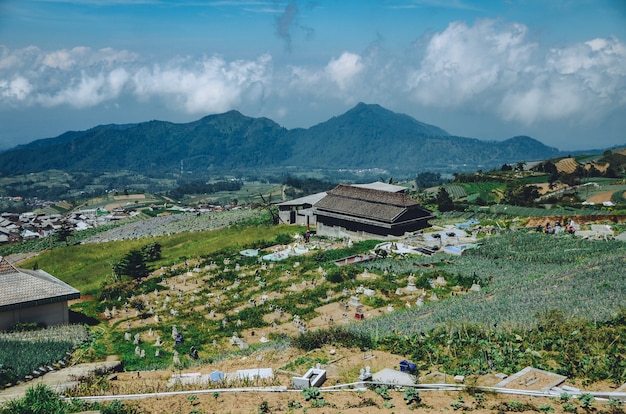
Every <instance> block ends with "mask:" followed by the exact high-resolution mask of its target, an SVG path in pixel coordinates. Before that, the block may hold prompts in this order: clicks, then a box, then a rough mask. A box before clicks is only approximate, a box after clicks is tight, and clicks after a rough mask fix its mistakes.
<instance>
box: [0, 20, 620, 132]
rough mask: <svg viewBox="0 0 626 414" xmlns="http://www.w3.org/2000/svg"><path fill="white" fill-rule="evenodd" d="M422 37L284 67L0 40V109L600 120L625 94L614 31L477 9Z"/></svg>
mask: <svg viewBox="0 0 626 414" xmlns="http://www.w3.org/2000/svg"><path fill="white" fill-rule="evenodd" d="M416 45H418V43H416ZM419 45H423V46H421V47H420V49H419V50H415V49H414V50H413V51H412V54H409V53H410V52H407V55H404V56H402V55H394V56H390V55H389V53H388V51H387V50H385V49H384V48H382V47H381V46H380V45H379V44H375V45H373V46H370V47H369V48H368V49H366V50H365V51H364V52H362V53H356V52H352V51H345V52H343V53H341V54H340V55H339V56H335V57H332V58H328V59H327V60H326V61H322V62H319V63H318V64H310V65H306V66H305V65H302V64H291V65H289V66H284V67H282V68H274V62H273V58H272V56H270V55H269V54H262V55H260V56H258V57H257V58H255V59H247V60H243V59H240V60H227V59H225V58H223V57H221V56H201V57H178V58H172V59H170V60H168V61H162V62H150V63H148V62H146V61H144V60H143V58H142V57H141V56H139V55H138V54H136V53H133V52H130V51H126V50H115V49H112V48H103V49H99V50H93V49H91V48H88V47H84V46H78V47H74V48H71V49H60V50H53V51H43V50H41V49H39V48H37V47H34V46H31V47H27V48H23V49H16V50H11V49H8V48H6V47H3V46H0V109H1V108H3V107H6V108H16V107H25V106H37V105H39V106H44V107H51V106H59V105H68V106H71V107H75V108H88V107H96V106H98V105H101V104H105V103H110V104H111V105H113V106H115V104H116V101H118V100H121V99H124V101H125V102H126V104H128V102H129V99H130V100H134V101H138V102H139V103H143V102H150V103H154V102H157V103H160V104H162V105H163V106H166V107H168V108H171V109H173V110H175V111H178V112H179V113H186V114H199V115H204V114H208V113H217V112H223V111H227V110H229V109H240V110H243V108H256V109H255V110H260V108H263V111H265V114H269V113H276V114H279V115H280V116H282V117H285V118H286V117H287V116H288V115H291V114H292V113H294V112H295V111H296V110H299V111H301V112H302V113H304V112H306V108H307V107H308V108H313V107H317V108H319V107H330V106H332V105H338V106H345V105H350V104H353V103H355V102H357V101H365V102H370V103H380V104H383V105H385V106H390V107H395V108H402V106H404V105H402V103H403V102H405V101H406V100H408V99H411V100H412V102H417V104H418V107H419V108H438V109H439V110H441V109H444V110H450V111H454V110H458V109H462V110H463V111H466V113H477V112H480V113H484V114H488V115H491V116H497V117H498V118H499V119H501V120H505V121H514V122H519V123H523V124H526V125H529V124H536V123H539V122H542V121H554V120H564V119H565V120H574V121H579V120H585V119H589V118H594V119H601V118H602V117H603V116H606V114H609V113H612V111H615V110H616V108H618V109H617V110H619V108H623V106H624V105H625V104H626V93H624V90H625V89H626V47H625V46H624V44H623V43H622V42H620V40H619V39H617V38H606V39H604V38H597V39H590V40H588V41H586V42H581V43H577V44H569V45H566V46H565V47H558V48H557V47H553V48H551V49H545V48H542V47H541V44H540V43H539V40H538V38H537V37H535V36H531V35H530V34H529V29H528V28H527V27H526V26H524V25H522V24H517V23H505V22H501V21H495V20H479V21H477V22H475V23H474V24H473V25H469V24H467V23H463V22H454V23H451V24H449V26H448V27H447V28H446V29H445V30H443V31H442V32H439V33H434V34H431V35H430V36H429V37H428V38H426V39H425V41H424V42H420V43H419ZM295 103H297V104H295ZM296 105H297V106H298V108H295V106H296ZM125 107H126V108H129V106H128V105H125ZM407 112H410V111H408V110H407Z"/></svg>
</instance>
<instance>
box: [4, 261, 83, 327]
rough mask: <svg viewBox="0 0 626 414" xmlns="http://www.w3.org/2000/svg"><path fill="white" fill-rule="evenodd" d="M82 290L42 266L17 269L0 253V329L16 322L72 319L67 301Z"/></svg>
mask: <svg viewBox="0 0 626 414" xmlns="http://www.w3.org/2000/svg"><path fill="white" fill-rule="evenodd" d="M78 298H80V292H79V291H78V290H76V289H74V288H73V287H71V286H70V285H68V284H66V283H64V282H62V281H60V280H59V279H57V278H55V277H54V276H52V275H50V274H48V273H46V272H44V271H43V270H27V269H18V268H16V267H14V266H13V265H12V264H11V263H9V262H8V261H7V260H6V259H5V258H3V257H2V256H0V331H6V330H9V329H11V327H13V326H14V325H15V324H17V323H31V322H34V323H38V324H42V325H45V326H52V325H62V324H67V323H69V313H68V308H67V301H68V300H72V299H78Z"/></svg>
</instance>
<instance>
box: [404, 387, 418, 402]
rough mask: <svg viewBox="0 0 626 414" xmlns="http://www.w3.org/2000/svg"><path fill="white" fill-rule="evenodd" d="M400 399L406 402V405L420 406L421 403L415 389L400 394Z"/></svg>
mask: <svg viewBox="0 0 626 414" xmlns="http://www.w3.org/2000/svg"><path fill="white" fill-rule="evenodd" d="M402 398H404V401H406V404H407V405H420V404H421V403H422V397H420V392H419V391H418V390H417V388H407V389H406V390H404V393H403V394H402Z"/></svg>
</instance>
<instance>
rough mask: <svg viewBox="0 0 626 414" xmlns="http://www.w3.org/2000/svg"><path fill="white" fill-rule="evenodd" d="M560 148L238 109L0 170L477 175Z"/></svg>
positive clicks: (113, 133) (393, 119)
mask: <svg viewBox="0 0 626 414" xmlns="http://www.w3.org/2000/svg"><path fill="white" fill-rule="evenodd" d="M562 155H564V154H563V153H561V152H560V151H559V150H558V149H556V148H553V147H549V146H546V145H544V144H542V143H541V142H539V141H537V140H535V139H533V138H530V137H527V136H517V137H513V138H509V139H507V140H504V141H498V142H496V141H484V140H480V139H476V138H466V137H460V136H453V135H450V134H449V133H447V132H446V131H445V130H443V129H441V128H439V127H436V126H433V125H428V124H425V123H422V122H419V121H417V120H416V119H414V118H412V117H410V116H408V115H404V114H399V113H395V112H392V111H390V110H388V109H385V108H383V107H381V106H380V105H375V104H364V103H359V104H357V105H356V106H355V107H354V108H352V109H350V110H349V111H347V112H346V113H344V114H342V115H340V116H336V117H333V118H331V119H329V120H327V121H325V122H322V123H320V124H317V125H314V126H312V127H310V128H306V129H305V128H296V129H286V128H284V127H282V126H280V125H279V124H278V123H276V122H274V121H272V120H271V119H268V118H251V117H247V116H244V115H242V114H241V113H239V112H237V111H234V110H233V111H229V112H226V113H223V114H217V115H209V116H206V117H204V118H202V119H199V120H197V121H194V122H189V123H172V122H165V121H149V122H141V123H137V124H125V125H117V124H112V125H99V126H96V127H94V128H91V129H88V130H86V131H70V132H66V133H64V134H62V135H60V136H58V137H55V138H46V139H40V140H36V141H33V142H31V143H28V144H24V145H19V146H17V147H15V148H12V149H9V150H6V151H4V152H2V153H0V173H2V174H24V173H31V172H39V171H45V170H51V169H57V170H64V171H86V172H96V173H97V172H104V171H115V170H129V171H136V172H138V173H142V174H151V175H154V174H157V175H160V174H170V173H177V172H179V171H180V170H181V169H184V170H185V171H187V172H192V171H203V172H207V171H208V172H216V173H217V172H219V173H222V174H224V173H227V172H229V171H242V170H244V171H245V170H257V171H258V170H263V169H276V168H291V169H296V170H302V171H312V170H320V169H321V170H376V169H380V170H386V171H390V172H394V171H397V172H416V171H447V172H454V171H475V170H477V169H491V168H496V167H500V166H501V165H502V164H505V163H517V162H520V161H532V160H541V159H548V158H555V157H559V156H562Z"/></svg>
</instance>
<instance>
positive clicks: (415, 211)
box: [313, 183, 434, 239]
mask: <svg viewBox="0 0 626 414" xmlns="http://www.w3.org/2000/svg"><path fill="white" fill-rule="evenodd" d="M313 211H314V214H315V218H316V225H317V234H320V235H325V236H331V237H345V236H351V237H355V238H383V239H384V238H389V237H398V236H403V235H404V234H406V233H411V232H414V231H417V230H421V229H423V228H425V227H429V226H430V225H429V223H428V220H429V219H431V218H433V217H434V216H433V214H432V212H431V211H429V210H427V209H425V208H422V207H421V206H420V204H419V203H418V202H417V201H415V200H413V199H412V198H411V197H409V195H408V194H407V193H406V188H403V187H399V186H391V185H385V187H384V188H381V187H380V185H374V183H373V184H370V185H346V184H340V185H338V186H337V187H335V188H334V189H332V190H330V191H327V192H326V196H325V197H323V198H322V199H320V200H319V201H318V202H316V203H315V205H314V206H313Z"/></svg>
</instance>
